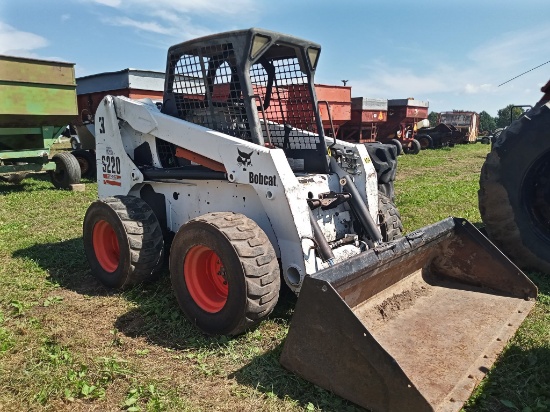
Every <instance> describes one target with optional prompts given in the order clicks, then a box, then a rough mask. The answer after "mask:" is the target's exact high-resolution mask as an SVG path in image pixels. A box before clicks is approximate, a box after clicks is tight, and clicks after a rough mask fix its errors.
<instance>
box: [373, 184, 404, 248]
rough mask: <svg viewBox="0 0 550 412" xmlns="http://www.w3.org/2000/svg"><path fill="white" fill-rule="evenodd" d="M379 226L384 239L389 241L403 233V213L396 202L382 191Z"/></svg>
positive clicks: (380, 193) (379, 200)
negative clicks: (401, 213)
mask: <svg viewBox="0 0 550 412" xmlns="http://www.w3.org/2000/svg"><path fill="white" fill-rule="evenodd" d="M378 226H379V227H380V233H381V234H382V240H383V241H384V242H389V241H392V240H394V239H397V238H400V237H401V236H402V235H403V223H402V222H401V215H400V214H399V210H397V206H395V203H393V202H392V201H391V199H390V198H389V197H388V196H386V195H385V194H384V193H382V192H378Z"/></svg>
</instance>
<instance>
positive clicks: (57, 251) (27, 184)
mask: <svg viewBox="0 0 550 412" xmlns="http://www.w3.org/2000/svg"><path fill="white" fill-rule="evenodd" d="M487 151H488V146H485V145H479V144H477V145H467V146H458V147H455V148H453V149H440V150H433V151H423V152H421V153H420V154H419V155H417V156H401V157H400V158H399V171H398V177H397V182H396V194H397V204H398V206H399V209H400V211H401V215H402V217H403V223H404V226H405V229H406V230H407V231H412V230H414V229H417V228H420V227H422V226H425V225H427V224H429V223H433V222H435V221H438V220H441V219H442V218H444V217H447V216H449V215H454V216H461V217H465V218H467V219H469V220H470V221H472V222H473V223H475V224H477V223H479V222H480V217H479V212H478V210H477V187H478V183H477V182H478V178H479V170H480V168H481V164H482V163H483V160H484V158H485V156H486V154H487ZM96 188H97V186H96V184H95V183H93V182H87V185H86V191H85V192H67V191H58V190H54V189H53V186H52V185H51V184H50V183H49V181H48V179H47V178H46V177H45V176H40V177H34V178H29V179H27V180H24V181H23V183H22V184H21V185H18V186H11V185H8V184H5V183H0V411H23V410H25V411H26V410H31V411H42V410H47V411H92V410H95V411H111V410H112V411H120V410H125V411H164V410H166V411H182V410H183V411H185V410H189V411H210V410H215V411H236V410H239V411H258V410H262V411H303V410H305V411H317V410H323V411H354V410H360V409H359V408H356V407H355V406H354V405H353V404H350V403H348V402H346V401H343V400H342V399H341V398H339V397H337V396H333V395H331V394H330V393H329V392H326V391H324V390H322V389H320V388H318V387H316V386H315V385H312V384H310V383H308V382H306V381H304V380H302V379H300V378H298V377H296V376H294V375H292V374H291V373H289V372H287V371H286V370H284V369H283V368H282V367H281V366H280V365H279V362H278V358H279V355H280V351H281V347H282V344H283V342H284V339H285V336H286V333H287V330H288V325H289V323H290V320H291V316H292V311H293V307H294V303H295V300H296V299H295V298H294V297H293V296H286V295H285V296H283V297H282V298H281V302H280V304H279V305H278V307H277V308H276V310H275V312H274V314H273V315H272V316H271V317H270V318H269V319H268V320H267V321H264V322H263V323H262V324H261V325H260V327H258V328H257V329H255V330H254V331H251V332H248V333H246V334H244V335H242V336H239V337H236V338H225V337H221V338H216V339H212V338H205V337H204V336H202V335H201V334H200V333H198V332H197V331H196V330H195V329H194V328H193V326H192V325H190V324H189V323H188V322H187V321H186V319H185V318H184V317H183V316H182V315H181V313H180V311H179V309H178V307H177V303H176V300H175V298H174V296H173V295H172V293H171V289H170V282H169V279H168V277H167V276H164V277H163V278H162V279H161V280H160V281H158V282H156V283H154V284H150V285H146V286H140V287H136V288H134V289H132V290H129V291H127V292H124V293H119V292H114V291H110V290H107V289H105V288H103V287H102V286H101V285H99V284H98V283H97V282H96V281H95V279H94V278H93V277H92V276H91V274H90V271H89V269H88V264H87V262H86V259H85V256H84V251H83V248H82V233H81V231H82V229H81V228H82V221H83V217H84V213H85V211H86V208H87V207H88V205H89V203H90V202H91V201H93V200H94V199H95V198H96V195H97V193H96ZM529 275H530V276H531V278H532V279H533V280H534V281H535V282H536V283H537V285H538V286H539V292H540V294H539V298H538V302H537V305H536V307H535V309H534V310H533V312H532V313H531V314H530V315H529V317H528V318H527V320H526V321H525V322H524V324H523V326H522V327H521V328H520V329H519V331H518V333H517V334H516V336H515V337H514V338H513V339H512V340H511V342H510V343H509V344H508V346H507V349H506V351H505V352H504V354H503V355H502V356H501V357H500V358H499V360H498V362H497V363H496V365H495V368H494V369H493V370H492V371H491V372H490V374H489V375H488V377H487V378H486V379H485V380H484V381H483V383H482V384H481V385H480V387H479V388H478V389H477V390H476V392H475V393H474V395H473V397H472V398H471V399H470V401H469V402H468V404H467V405H466V407H465V410H466V411H507V410H511V411H522V412H529V411H548V410H550V278H549V277H548V276H547V277H544V276H543V275H540V274H536V273H531V274H529Z"/></svg>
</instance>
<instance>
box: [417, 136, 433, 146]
mask: <svg viewBox="0 0 550 412" xmlns="http://www.w3.org/2000/svg"><path fill="white" fill-rule="evenodd" d="M416 140H418V143H420V149H421V150H426V149H433V147H434V142H433V139H432V137H431V136H430V135H427V134H423V135H421V136H416Z"/></svg>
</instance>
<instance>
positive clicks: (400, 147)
mask: <svg viewBox="0 0 550 412" xmlns="http://www.w3.org/2000/svg"><path fill="white" fill-rule="evenodd" d="M390 143H391V144H393V145H394V146H395V147H397V156H401V155H402V154H403V145H402V144H401V142H400V141H399V140H397V139H391V140H390Z"/></svg>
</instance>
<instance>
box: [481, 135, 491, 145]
mask: <svg viewBox="0 0 550 412" xmlns="http://www.w3.org/2000/svg"><path fill="white" fill-rule="evenodd" d="M490 143H491V139H490V138H489V137H488V136H483V137H482V138H481V144H490Z"/></svg>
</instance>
